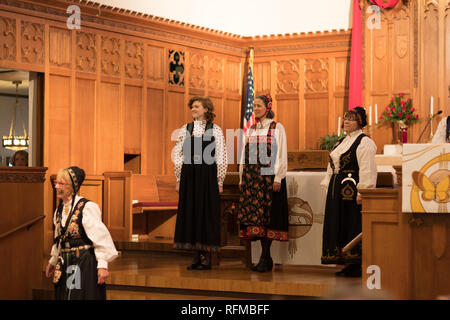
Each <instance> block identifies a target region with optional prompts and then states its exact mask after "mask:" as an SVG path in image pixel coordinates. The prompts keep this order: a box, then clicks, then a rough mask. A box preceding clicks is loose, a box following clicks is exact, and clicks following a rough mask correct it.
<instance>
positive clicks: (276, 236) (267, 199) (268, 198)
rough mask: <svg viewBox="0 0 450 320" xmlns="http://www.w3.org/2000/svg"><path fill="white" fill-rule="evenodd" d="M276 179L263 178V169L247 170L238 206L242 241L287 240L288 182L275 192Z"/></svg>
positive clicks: (247, 168) (244, 172)
mask: <svg viewBox="0 0 450 320" xmlns="http://www.w3.org/2000/svg"><path fill="white" fill-rule="evenodd" d="M273 181H274V176H273V175H264V176H263V175H261V166H260V165H258V164H247V165H245V166H244V170H243V174H242V182H241V186H240V193H241V196H240V199H239V206H238V215H237V217H238V222H239V223H240V231H239V237H240V238H241V239H250V240H254V239H260V238H269V239H272V240H278V241H287V240H288V204H287V190H286V179H282V180H281V190H280V191H279V192H273Z"/></svg>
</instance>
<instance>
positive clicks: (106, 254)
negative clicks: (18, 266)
mask: <svg viewBox="0 0 450 320" xmlns="http://www.w3.org/2000/svg"><path fill="white" fill-rule="evenodd" d="M84 178H85V173H84V171H83V169H80V168H78V167H75V166H73V167H69V168H67V169H61V170H59V172H58V174H57V176H56V180H55V189H56V196H57V197H58V198H59V199H61V202H60V204H59V206H58V208H57V209H56V211H55V214H54V218H53V223H54V225H55V239H54V245H53V247H52V250H51V258H50V260H49V263H48V265H47V267H46V270H45V273H46V276H47V277H48V278H50V277H53V283H54V285H55V298H56V299H57V300H104V299H106V286H105V280H106V278H107V277H108V263H109V262H111V261H112V260H114V259H115V258H117V256H118V254H117V251H116V248H115V247H114V243H113V241H112V239H111V235H110V234H109V231H108V229H107V228H106V226H105V225H104V224H103V222H102V214H101V212H100V209H99V207H98V205H97V204H96V203H94V202H92V201H89V200H87V199H85V198H82V197H80V196H79V195H78V194H77V193H78V191H79V190H80V187H81V184H82V183H83V181H84Z"/></svg>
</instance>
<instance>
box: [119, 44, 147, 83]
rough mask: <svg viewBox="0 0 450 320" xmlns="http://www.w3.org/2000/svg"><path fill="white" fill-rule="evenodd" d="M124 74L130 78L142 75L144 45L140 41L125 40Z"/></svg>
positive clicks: (141, 76) (137, 77)
mask: <svg viewBox="0 0 450 320" xmlns="http://www.w3.org/2000/svg"><path fill="white" fill-rule="evenodd" d="M124 63H125V75H126V77H127V78H130V79H143V77H144V70H143V68H144V45H143V44H142V43H140V42H133V41H126V42H125V57H124Z"/></svg>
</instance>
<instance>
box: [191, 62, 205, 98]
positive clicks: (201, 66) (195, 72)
mask: <svg viewBox="0 0 450 320" xmlns="http://www.w3.org/2000/svg"><path fill="white" fill-rule="evenodd" d="M190 68H191V69H190V73H189V85H190V87H191V88H194V89H205V88H206V56H205V55H203V54H201V53H192V54H191V55H190Z"/></svg>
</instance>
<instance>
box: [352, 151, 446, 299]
mask: <svg viewBox="0 0 450 320" xmlns="http://www.w3.org/2000/svg"><path fill="white" fill-rule="evenodd" d="M392 165H393V166H394V169H395V170H396V172H397V177H398V183H399V186H398V187H397V188H376V189H366V190H361V191H360V192H361V194H362V198H363V204H362V233H363V238H362V250H363V261H362V271H363V276H362V280H363V281H362V284H363V286H364V287H366V286H367V287H369V288H371V290H375V291H376V290H382V291H383V292H384V293H386V294H387V295H388V296H390V297H392V298H395V299H441V298H448V297H449V295H450V277H448V270H450V248H449V244H450V213H449V207H448V206H449V205H450V192H449V183H448V181H449V180H448V179H450V171H449V167H450V144H445V145H433V144H410V145H409V144H405V145H403V154H402V156H399V157H398V158H397V159H394V161H393V163H392ZM370 266H377V267H379V274H377V275H375V272H372V271H370V270H374V268H373V267H372V268H369V267H370ZM367 270H369V273H368V272H367ZM375 277H379V288H377V287H376V285H374V283H375Z"/></svg>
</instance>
